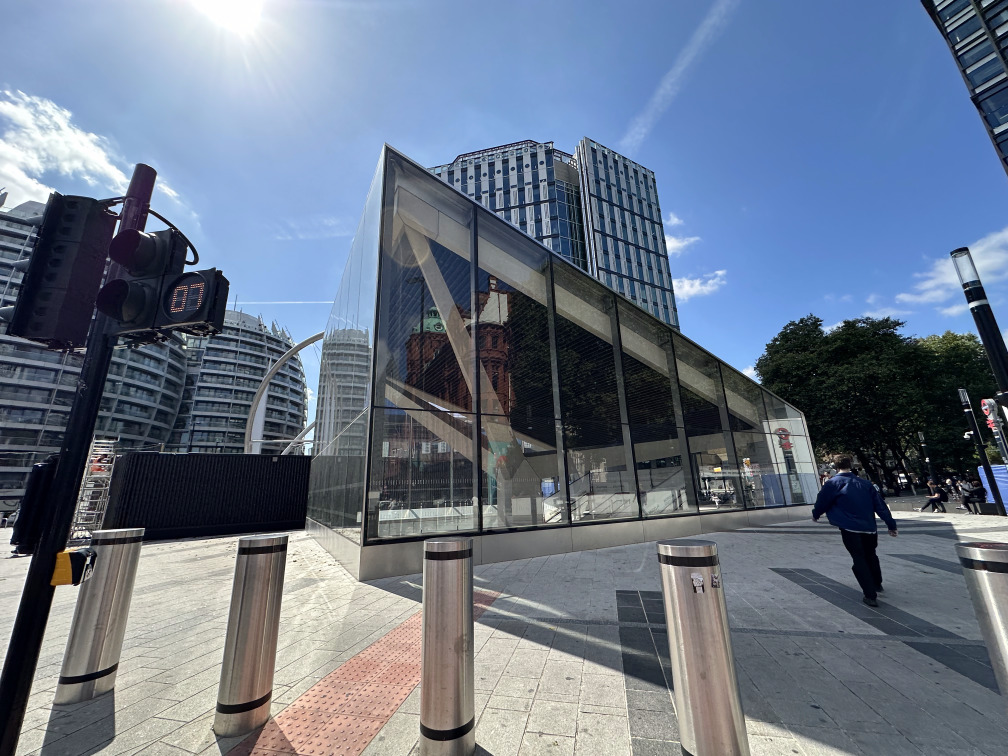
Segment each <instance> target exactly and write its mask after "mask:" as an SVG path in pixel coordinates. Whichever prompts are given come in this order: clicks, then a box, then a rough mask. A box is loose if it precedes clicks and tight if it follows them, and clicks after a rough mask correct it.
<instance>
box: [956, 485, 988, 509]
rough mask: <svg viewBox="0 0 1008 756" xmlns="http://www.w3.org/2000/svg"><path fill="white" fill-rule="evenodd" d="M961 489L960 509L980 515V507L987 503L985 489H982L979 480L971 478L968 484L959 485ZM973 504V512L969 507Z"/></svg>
mask: <svg viewBox="0 0 1008 756" xmlns="http://www.w3.org/2000/svg"><path fill="white" fill-rule="evenodd" d="M959 487H960V488H961V489H962V508H963V509H965V510H966V511H968V512H969V513H970V514H980V505H981V504H982V503H983V502H985V501H987V489H986V488H984V487H983V484H982V483H981V482H980V478H971V479H970V480H969V482H967V481H965V480H964V481H963V482H962V483H960V484H959ZM973 504H975V505H976V509H975V510H974V509H973V507H972V506H971V505H973Z"/></svg>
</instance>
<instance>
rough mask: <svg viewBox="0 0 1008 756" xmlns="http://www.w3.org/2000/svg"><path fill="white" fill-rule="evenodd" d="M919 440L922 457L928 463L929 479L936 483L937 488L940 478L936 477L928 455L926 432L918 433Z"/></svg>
mask: <svg viewBox="0 0 1008 756" xmlns="http://www.w3.org/2000/svg"><path fill="white" fill-rule="evenodd" d="M917 438H919V439H920V447H921V456H922V457H923V458H924V461H925V462H926V463H927V474H928V478H930V479H931V480H932V481H934V484H935V485H936V486H937V485H938V478H936V477H935V474H934V466H933V465H932V464H931V457H930V456H929V455H928V450H927V444H926V443H924V431H917Z"/></svg>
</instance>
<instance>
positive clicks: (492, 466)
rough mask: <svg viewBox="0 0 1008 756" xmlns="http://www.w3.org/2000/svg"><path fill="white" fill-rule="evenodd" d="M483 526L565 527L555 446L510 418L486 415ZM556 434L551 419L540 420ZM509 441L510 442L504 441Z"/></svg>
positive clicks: (484, 422)
mask: <svg viewBox="0 0 1008 756" xmlns="http://www.w3.org/2000/svg"><path fill="white" fill-rule="evenodd" d="M482 421H483V438H482V442H481V447H482V460H483V467H482V469H483V475H482V478H481V483H480V489H481V491H480V495H481V497H482V501H483V528H484V529H485V530H494V529H498V528H516V527H527V526H532V525H557V524H561V523H566V522H567V521H568V518H567V505H566V501H565V498H564V495H563V486H562V485H561V481H560V478H559V476H558V475H557V469H558V468H557V451H556V446H555V444H551V443H544V442H542V441H540V440H539V439H538V438H536V437H535V436H532V435H529V434H525V433H522V432H521V431H520V430H518V429H517V428H515V427H514V426H513V424H512V423H511V421H510V420H509V419H508V418H506V417H497V416H494V415H483V418H482ZM537 422H541V424H543V425H545V424H546V423H547V422H548V423H549V425H550V428H551V430H552V423H553V420H552V418H549V419H542V420H537ZM507 438H510V439H511V441H510V442H509V443H507V442H505V439H507Z"/></svg>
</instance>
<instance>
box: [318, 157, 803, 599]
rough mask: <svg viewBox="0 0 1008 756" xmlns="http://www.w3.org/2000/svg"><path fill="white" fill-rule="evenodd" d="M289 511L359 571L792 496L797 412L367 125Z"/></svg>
mask: <svg viewBox="0 0 1008 756" xmlns="http://www.w3.org/2000/svg"><path fill="white" fill-rule="evenodd" d="M317 412H318V414H317V416H316V426H315V428H316V436H315V458H314V460H313V462H312V473H311V475H312V479H311V486H310V493H309V504H308V518H309V521H308V527H309V530H310V531H311V532H312V533H313V535H315V536H316V538H318V539H319V541H320V542H321V543H322V544H323V545H324V546H325V547H326V548H327V549H328V550H329V551H330V552H331V553H332V554H334V555H335V556H336V557H337V558H338V559H339V560H340V561H341V562H342V563H343V564H344V565H345V566H346V567H347V568H348V569H349V570H350V571H351V572H352V573H353V574H354V575H356V576H357V577H358V578H359V579H361V580H366V579H373V578H377V577H383V576H388V575H399V574H409V573H413V572H419V571H420V569H421V566H422V559H421V557H422V546H421V541H422V540H423V539H424V538H428V537H431V536H443V535H463V534H464V535H467V536H472V537H474V558H475V559H476V562H477V563H481V562H482V563H485V562H493V561H500V560H506V559H517V558H524V557H530V556H538V555H542V554H552V553H563V552H568V551H576V550H580V549H588V548H599V547H604V546H615V545H622V544H626V543H633V542H641V541H649V540H655V539H657V538H668V537H676V536H682V535H696V534H699V533H702V532H705V531H713V530H726V529H730V528H735V527H743V526H746V525H749V524H756V523H764V522H772V521H780V520H787V519H791V518H796V517H799V516H801V517H804V516H805V514H806V513H805V512H804V511H802V512H801V513H800V514H799V513H798V512H795V511H793V510H789V509H788V507H789V506H790V505H800V504H811V503H812V501H813V500H814V498H815V495H816V492H817V490H818V479H817V475H816V465H815V460H814V458H813V455H812V449H811V445H810V443H809V440H808V434H807V431H806V425H805V420H804V417H803V415H802V413H801V412H800V411H799V410H797V409H796V408H794V407H792V406H790V405H788V404H787V403H786V402H784V401H783V400H781V399H780V398H778V397H776V396H774V395H773V394H771V393H770V392H768V391H766V390H765V389H763V388H761V387H760V386H759V385H758V384H757V383H755V382H753V381H752V380H750V379H749V378H747V377H746V376H744V375H742V374H741V373H739V372H738V371H736V370H734V369H733V368H731V367H730V366H728V365H727V364H725V363H723V362H721V361H720V360H718V359H717V358H716V357H714V356H713V355H711V354H710V353H709V352H707V351H705V350H704V349H702V348H701V347H699V346H698V345H697V344H695V343H694V342H692V341H690V340H689V339H688V338H686V337H684V336H682V334H680V333H679V332H678V331H677V330H675V329H674V328H672V327H671V326H670V325H668V324H666V323H664V322H662V321H661V320H659V319H658V318H656V317H654V316H653V315H651V314H650V313H648V312H647V311H645V310H643V309H641V308H640V307H638V306H637V305H636V304H634V303H633V302H631V301H630V300H629V299H626V298H625V297H623V296H622V295H620V294H618V293H616V292H615V291H613V290H611V289H609V288H607V287H606V286H604V285H603V284H602V283H600V282H599V281H597V280H596V279H594V278H593V277H592V276H590V275H589V274H587V273H585V272H584V271H582V270H580V269H579V268H577V267H575V266H574V265H572V264H570V263H569V262H567V261H566V260H564V259H562V258H561V257H560V256H558V255H556V254H553V253H552V252H551V251H550V250H549V249H548V248H547V247H545V246H543V245H542V244H540V243H538V242H537V241H535V240H534V239H532V238H530V237H529V236H527V235H526V234H524V233H522V232H521V231H520V230H518V229H517V228H515V227H513V226H511V225H510V224H508V223H507V222H505V221H503V220H502V219H500V218H499V217H497V216H496V215H494V214H493V213H492V212H490V211H489V210H487V209H486V208H484V207H482V206H481V205H480V204H479V203H478V202H475V201H474V200H472V199H470V198H469V197H467V196H465V195H464V194H461V193H459V192H458V191H456V190H455V189H453V188H452V187H450V186H448V185H447V184H445V183H444V182H442V181H440V180H438V179H437V178H435V177H434V176H432V175H431V174H430V173H428V172H427V171H426V170H424V168H422V167H421V166H419V165H417V164H416V163H414V162H412V161H410V160H409V159H408V158H406V157H405V156H403V155H401V154H400V153H398V152H396V151H395V150H393V149H392V148H390V147H387V146H386V147H385V148H384V150H383V152H382V156H381V160H380V162H379V164H378V169H377V171H376V173H375V176H374V180H373V181H372V184H371V189H370V192H369V194H368V198H367V202H366V205H365V209H364V215H363V217H362V218H361V221H360V224H359V226H358V229H357V233H356V235H355V237H354V240H353V244H352V247H351V251H350V256H349V259H348V261H347V265H346V269H345V271H344V274H343V279H342V282H341V284H340V288H339V291H338V293H337V295H336V299H335V303H334V305H333V309H332V314H331V315H330V318H329V322H328V325H327V328H326V335H325V340H324V342H323V348H322V369H321V375H320V379H319V391H318V410H317Z"/></svg>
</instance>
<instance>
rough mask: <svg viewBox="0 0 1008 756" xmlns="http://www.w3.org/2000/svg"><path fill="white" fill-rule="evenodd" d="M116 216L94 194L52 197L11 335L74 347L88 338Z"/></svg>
mask: <svg viewBox="0 0 1008 756" xmlns="http://www.w3.org/2000/svg"><path fill="white" fill-rule="evenodd" d="M114 227H115V216H114V215H113V214H112V213H110V212H109V211H108V209H107V207H106V206H105V204H103V203H101V202H99V201H98V200H95V199H92V198H90V197H76V196H63V195H62V194H59V193H57V192H54V193H53V194H52V195H51V196H50V197H49V203H48V204H47V205H46V209H45V214H44V215H43V217H42V225H41V226H40V227H39V230H38V234H37V236H36V240H35V248H34V250H33V252H32V255H31V258H30V259H29V260H28V263H27V269H26V271H25V275H24V279H23V280H22V281H21V289H20V291H19V292H18V298H17V303H16V304H15V305H14V309H13V311H12V312H11V314H10V323H9V325H8V327H7V333H8V335H10V336H21V337H22V338H26V339H31V340H32V341H39V342H42V343H44V344H46V345H48V346H49V347H50V348H54V349H73V348H76V347H81V346H84V344H85V342H86V341H87V334H88V328H89V327H90V326H91V316H92V315H93V314H94V306H95V294H96V293H97V292H98V287H99V286H101V279H102V273H103V272H104V270H105V261H106V258H107V254H108V246H109V240H110V239H111V238H112V229H113V228H114Z"/></svg>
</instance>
